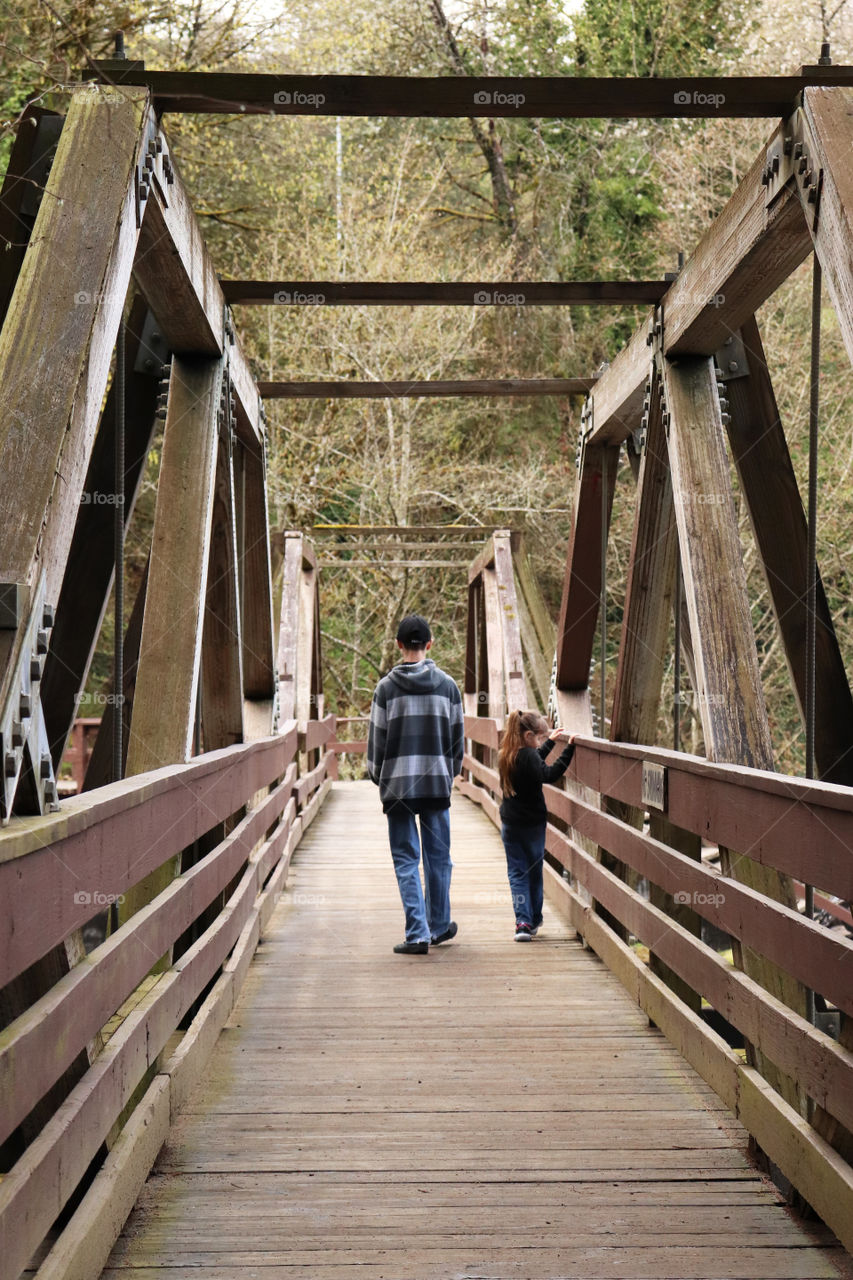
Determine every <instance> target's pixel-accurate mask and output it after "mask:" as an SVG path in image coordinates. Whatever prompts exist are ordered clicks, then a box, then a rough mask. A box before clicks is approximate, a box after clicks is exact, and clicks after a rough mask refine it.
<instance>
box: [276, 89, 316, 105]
mask: <svg viewBox="0 0 853 1280" xmlns="http://www.w3.org/2000/svg"><path fill="white" fill-rule="evenodd" d="M272 100H273V102H274V103H275V105H276V106H277V107H322V106H323V104H324V102H325V101H326V95H325V93H300V92H299V90H298V89H296V90H290V89H279V91H278V92H277V93H274V94H273V99H272Z"/></svg>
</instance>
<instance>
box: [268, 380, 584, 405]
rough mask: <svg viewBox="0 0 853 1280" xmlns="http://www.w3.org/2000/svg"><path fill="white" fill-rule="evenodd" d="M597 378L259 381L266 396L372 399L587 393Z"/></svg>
mask: <svg viewBox="0 0 853 1280" xmlns="http://www.w3.org/2000/svg"><path fill="white" fill-rule="evenodd" d="M593 386H595V378H491V379H490V378H481V379H479V380H470V379H469V380H467V381H464V382H259V383H258V390H259V392H260V393H261V398H262V399H263V400H332V399H338V400H370V399H374V400H375V399H385V398H386V397H396V398H399V399H405V398H406V397H410V398H415V397H418V396H575V395H585V394H586V392H587V391H589V389H590V387H593Z"/></svg>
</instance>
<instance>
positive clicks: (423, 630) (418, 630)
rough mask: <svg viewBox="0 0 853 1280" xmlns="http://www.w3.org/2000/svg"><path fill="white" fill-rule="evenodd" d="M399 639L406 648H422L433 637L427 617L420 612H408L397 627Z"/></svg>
mask: <svg viewBox="0 0 853 1280" xmlns="http://www.w3.org/2000/svg"><path fill="white" fill-rule="evenodd" d="M397 639H398V640H399V641H400V644H401V645H403V647H404V648H405V649H420V648H423V646H424V645H426V644H427V643H428V641H430V640H431V639H432V632H431V631H430V629H429V623H428V622H427V620H426V618H422V617H421V615H420V614H419V613H410V614H407V615H406V617H405V618H404V619H403V621H402V622H401V623H400V625H399V627H398V628H397Z"/></svg>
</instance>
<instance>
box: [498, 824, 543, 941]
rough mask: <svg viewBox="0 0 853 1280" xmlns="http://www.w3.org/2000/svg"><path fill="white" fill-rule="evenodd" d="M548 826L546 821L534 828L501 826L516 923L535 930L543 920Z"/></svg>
mask: <svg viewBox="0 0 853 1280" xmlns="http://www.w3.org/2000/svg"><path fill="white" fill-rule="evenodd" d="M545 826H546V824H545V823H544V822H542V823H537V824H536V826H532V827H508V826H507V825H506V823H503V824H502V825H501V839H502V840H503V842H504V852H505V853H506V870H507V876H508V877H509V887H510V892H511V893H512V905H513V909H514V910H515V922H516V924H522V923H524V924H529V925H532V927H533V928H534V929H538V928H539V926H540V924H541V923H542V901H543V898H544V889H543V886H542V863H543V861H544V859H545Z"/></svg>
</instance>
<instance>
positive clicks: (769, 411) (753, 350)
mask: <svg viewBox="0 0 853 1280" xmlns="http://www.w3.org/2000/svg"><path fill="white" fill-rule="evenodd" d="M741 335H742V338H743V342H744V346H745V348H746V351H747V358H748V361H749V373H748V375H746V376H744V377H736V378H730V379H729V380H728V381H727V382H726V396H727V398H728V401H729V415H730V418H731V421H730V423H729V425H728V435H729V443H730V445H731V451H732V456H733V458H734V462H735V466H736V467H737V472H738V479H739V481H740V486H741V489H742V491H743V495H744V498H745V499H746V504H747V508H748V511H749V518H750V522H751V524H752V531H753V533H754V535H755V542H756V546H757V547H758V552H759V555H760V557H761V564H762V568H763V569H764V576H765V579H766V582H767V590H768V592H769V595H770V599H771V600H772V602H773V611H774V613H775V615H776V621H777V623H778V626H779V633H780V636H781V638H782V643H783V646H784V649H785V656H786V658H787V662H788V668H789V670H790V673H791V682H792V684H793V687H794V692H795V695H796V698H797V704H798V706H799V708H800V713H801V715H802V713H803V707H804V706H805V700H806V624H807V620H806V586H807V575H808V564H807V528H806V517H805V512H804V511H803V504H802V500H801V498H800V492H799V488H798V487H797V479H796V476H795V475H794V468H793V465H792V463H791V455H790V453H789V451H788V443H787V441H786V439H785V431H784V429H783V427H782V423H781V421H780V419H779V410H778V408H777V405H776V397H775V396H774V394H773V386H772V383H771V381H770V374H769V372H768V369H767V362H766V359H765V356H764V348H763V346H762V342H761V335H760V333H759V330H758V325H757V323H756V321H755V318H754V317H751V318H750V319H749V320H747V321H746V322H745V324H744V326H743V328H742V330H741ZM816 612H817V631H816V634H817V642H816V654H815V657H816V662H815V759H816V761H817V766H818V773H819V776H820V777H821V779H822V780H823V781H824V782H835V783H840V784H841V785H843V786H850V785H851V783H853V696H851V693H850V684H849V681H848V679H847V673H846V671H845V669H844V661H843V659H842V657H841V651H840V649H839V647H838V640H837V637H836V635H835V628H834V626H833V622H832V615H831V614H830V612H829V606H828V604H827V601H826V594H825V592H824V590H823V584H822V582H821V581H820V577H818V583H817V598H816Z"/></svg>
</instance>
